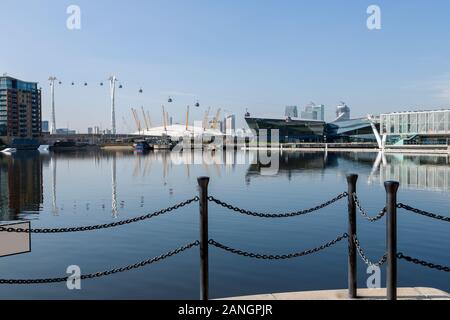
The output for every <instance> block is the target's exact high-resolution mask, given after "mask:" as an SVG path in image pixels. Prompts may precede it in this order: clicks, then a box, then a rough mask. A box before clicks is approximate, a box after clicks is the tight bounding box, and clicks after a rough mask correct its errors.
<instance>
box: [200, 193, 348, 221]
mask: <svg viewBox="0 0 450 320" xmlns="http://www.w3.org/2000/svg"><path fill="white" fill-rule="evenodd" d="M347 196H348V193H347V192H344V193H341V194H340V195H338V196H337V197H335V198H333V199H331V200H330V201H327V202H325V203H322V204H320V205H318V206H316V207H313V208H310V209H306V210H301V211H297V212H290V213H279V214H269V213H259V212H254V211H250V210H245V209H241V208H238V207H235V206H233V205H231V204H228V203H226V202H223V201H220V200H218V199H216V198H214V197H212V196H210V197H208V200H209V201H211V202H214V203H216V204H218V205H219V206H222V207H224V208H227V209H229V210H232V211H235V212H238V213H241V214H245V215H248V216H253V217H260V218H290V217H296V216H302V215H306V214H308V213H312V212H315V211H318V210H320V209H323V208H325V207H328V206H330V205H332V204H333V203H335V202H338V201H339V200H341V199H343V198H345V197H347Z"/></svg>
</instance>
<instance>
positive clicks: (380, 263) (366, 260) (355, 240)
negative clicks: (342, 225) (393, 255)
mask: <svg viewBox="0 0 450 320" xmlns="http://www.w3.org/2000/svg"><path fill="white" fill-rule="evenodd" d="M353 242H354V243H355V246H356V250H357V251H358V254H359V256H360V257H361V258H362V260H363V261H364V263H365V264H366V265H368V266H376V267H381V266H382V265H383V264H385V263H386V261H387V253H386V254H384V255H383V256H382V257H381V259H380V260H379V261H378V262H376V263H373V262H372V261H370V260H369V258H368V257H367V255H366V254H365V253H364V250H363V249H362V248H361V244H360V242H359V240H358V238H357V237H356V236H354V238H353Z"/></svg>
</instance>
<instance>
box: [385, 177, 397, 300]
mask: <svg viewBox="0 0 450 320" xmlns="http://www.w3.org/2000/svg"><path fill="white" fill-rule="evenodd" d="M399 186H400V183H398V182H396V181H386V182H385V183H384V187H385V188H386V210H387V263H388V266H387V284H386V287H387V299H388V300H397V191H398V188H399Z"/></svg>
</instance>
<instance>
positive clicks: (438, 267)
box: [397, 253, 450, 272]
mask: <svg viewBox="0 0 450 320" xmlns="http://www.w3.org/2000/svg"><path fill="white" fill-rule="evenodd" d="M397 258H399V259H403V260H406V261H408V262H411V263H414V264H418V265H421V266H423V267H427V268H430V269H436V270H439V271H444V272H450V267H446V266H442V265H439V264H434V263H431V262H427V261H423V260H419V259H416V258H412V257H409V256H406V255H404V254H403V253H399V254H397Z"/></svg>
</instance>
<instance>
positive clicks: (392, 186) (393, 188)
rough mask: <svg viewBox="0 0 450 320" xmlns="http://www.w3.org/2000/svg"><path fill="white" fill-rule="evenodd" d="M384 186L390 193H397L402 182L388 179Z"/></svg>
mask: <svg viewBox="0 0 450 320" xmlns="http://www.w3.org/2000/svg"><path fill="white" fill-rule="evenodd" d="M384 187H385V189H386V192H388V193H395V192H397V191H398V188H399V187H400V182H398V181H386V182H385V183H384Z"/></svg>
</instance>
